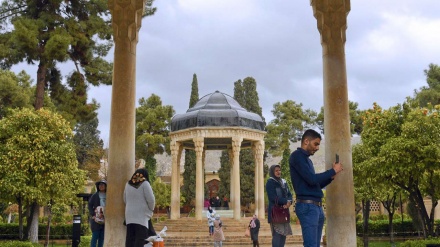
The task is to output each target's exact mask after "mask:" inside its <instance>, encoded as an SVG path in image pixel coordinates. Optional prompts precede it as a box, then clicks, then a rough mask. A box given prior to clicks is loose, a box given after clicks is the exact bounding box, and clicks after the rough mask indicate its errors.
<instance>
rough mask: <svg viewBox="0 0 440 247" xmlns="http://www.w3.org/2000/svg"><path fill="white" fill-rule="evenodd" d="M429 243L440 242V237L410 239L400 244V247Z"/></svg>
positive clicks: (417, 246) (415, 246)
mask: <svg viewBox="0 0 440 247" xmlns="http://www.w3.org/2000/svg"><path fill="white" fill-rule="evenodd" d="M428 244H440V239H438V238H436V239H425V240H408V241H405V242H403V243H401V244H400V245H399V247H426V245H428Z"/></svg>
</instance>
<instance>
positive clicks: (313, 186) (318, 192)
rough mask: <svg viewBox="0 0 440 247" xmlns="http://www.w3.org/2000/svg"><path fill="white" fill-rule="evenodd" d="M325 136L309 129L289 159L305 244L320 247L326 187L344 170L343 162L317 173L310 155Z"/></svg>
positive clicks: (296, 206) (309, 246)
mask: <svg viewBox="0 0 440 247" xmlns="http://www.w3.org/2000/svg"><path fill="white" fill-rule="evenodd" d="M320 144H321V135H320V134H319V133H318V132H316V131H315V130H312V129H308V130H306V132H304V134H303V136H302V138H301V147H299V148H298V149H297V150H295V151H294V152H293V153H292V154H291V155H290V158H289V165H290V178H291V179H292V184H293V188H294V190H295V194H296V204H295V212H296V215H297V216H298V219H299V222H300V224H301V231H302V236H303V241H304V246H305V247H319V246H320V242H321V235H322V229H323V226H324V220H325V217H324V211H323V210H322V197H323V196H324V193H323V192H322V189H323V188H324V187H326V186H327V185H328V184H330V183H331V182H332V181H333V179H334V178H335V176H336V174H338V173H339V172H341V171H342V164H340V163H336V162H335V163H333V167H332V168H331V169H328V170H327V171H325V172H322V173H315V169H314V168H313V163H312V161H311V160H310V158H309V157H310V156H311V155H313V154H315V152H316V151H318V150H319V145H320Z"/></svg>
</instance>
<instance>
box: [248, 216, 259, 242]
mask: <svg viewBox="0 0 440 247" xmlns="http://www.w3.org/2000/svg"><path fill="white" fill-rule="evenodd" d="M249 229H250V232H251V240H252V244H253V247H260V244H259V243H258V232H260V220H259V219H258V218H257V215H256V214H254V217H252V220H251V222H249Z"/></svg>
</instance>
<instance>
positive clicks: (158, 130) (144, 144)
mask: <svg viewBox="0 0 440 247" xmlns="http://www.w3.org/2000/svg"><path fill="white" fill-rule="evenodd" d="M173 115H174V109H173V107H172V106H169V105H165V106H164V105H162V100H161V99H160V97H159V96H157V95H155V94H152V95H151V96H150V97H149V98H148V99H145V98H143V97H142V98H141V99H140V100H139V107H138V108H136V159H145V161H146V165H151V166H152V167H148V166H147V170H148V173H149V174H150V179H151V181H154V180H153V179H154V178H155V176H156V162H155V160H154V161H152V159H154V155H155V154H162V153H164V152H167V153H169V152H170V139H169V132H170V124H171V118H172V117H173Z"/></svg>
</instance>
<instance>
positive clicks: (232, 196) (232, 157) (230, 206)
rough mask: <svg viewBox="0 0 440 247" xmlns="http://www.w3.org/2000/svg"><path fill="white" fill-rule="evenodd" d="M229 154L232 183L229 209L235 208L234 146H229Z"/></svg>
mask: <svg viewBox="0 0 440 247" xmlns="http://www.w3.org/2000/svg"><path fill="white" fill-rule="evenodd" d="M228 156H229V166H230V168H229V173H230V177H229V179H230V185H229V191H230V192H229V209H231V208H234V202H233V198H234V152H232V148H228Z"/></svg>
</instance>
